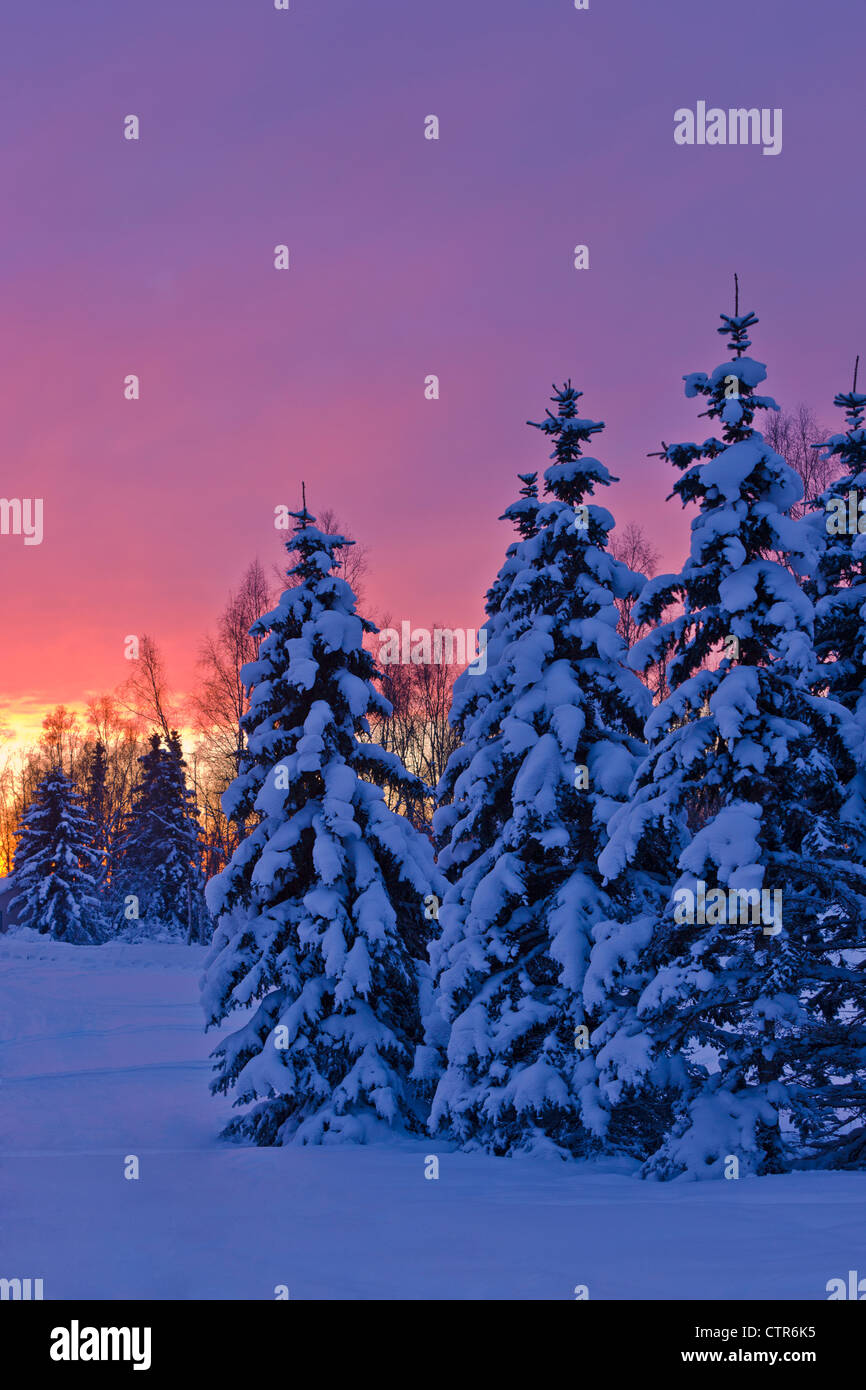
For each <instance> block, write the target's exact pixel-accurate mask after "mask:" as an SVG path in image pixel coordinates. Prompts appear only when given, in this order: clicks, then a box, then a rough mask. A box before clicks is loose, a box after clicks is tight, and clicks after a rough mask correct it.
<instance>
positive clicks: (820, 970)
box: [585, 313, 866, 1179]
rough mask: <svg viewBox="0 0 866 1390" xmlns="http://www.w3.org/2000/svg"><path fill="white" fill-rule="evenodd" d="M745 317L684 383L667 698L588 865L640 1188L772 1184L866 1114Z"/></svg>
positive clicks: (855, 895)
mask: <svg viewBox="0 0 866 1390" xmlns="http://www.w3.org/2000/svg"><path fill="white" fill-rule="evenodd" d="M756 322H757V319H756V318H755V316H754V315H753V314H745V315H740V314H739V313H735V314H734V315H733V316H728V315H724V314H723V315H722V327H721V328H720V329H719V332H720V333H723V334H726V335H728V336H729V343H728V346H729V349H730V351H731V352H732V353H733V357H732V359H731V360H730V361H727V362H724V363H723V364H722V365H721V366H719V367H717V368H716V369H715V370H714V371H713V372H712V373H711V374H710V375H709V376H707V375H706V374H704V373H693V374H690V375H689V376H687V377H685V383H686V395H687V396H689V397H695V396H701V397H703V398H704V399H705V400H706V402H707V410H706V412H705V414H706V415H708V416H709V417H710V418H711V419H714V420H719V421H720V422H721V425H722V438H721V439H719V438H715V437H711V438H709V439H707V440H705V441H704V443H703V444H701V445H697V444H693V443H688V444H675V445H670V446H664V450H663V452H664V457H666V458H667V459H668V461H669V462H671V463H672V464H673V465H674V467H675V468H677V469H678V471H679V473H680V474H681V476H680V477H679V479H678V480H677V482H676V483H675V484H674V492H675V493H676V494H677V495H678V496H679V498H680V499H681V501H682V502H683V503H684V504H688V503H695V502H696V503H697V504H698V506H699V514H698V515H697V517H696V518H695V519H694V520H693V522H692V541H691V551H690V556H689V558H688V559H687V561H686V563H685V565H684V566H683V569H682V571H681V573H680V574H679V575H662V576H659V577H657V578H656V579H654V580H652V581H651V582H650V583H649V584H648V585H647V588H646V589H645V590H644V593H643V594H642V596H641V598H640V599H639V601H638V604H637V605H636V616H637V619H638V621H640V622H654V623H656V624H658V626H657V627H656V629H655V630H654V631H653V632H651V633H650V634H649V635H648V636H647V637H645V638H644V639H643V640H642V641H641V642H639V643H638V644H637V645H636V647H635V648H634V649H633V651H632V662H633V664H634V665H635V667H636V668H639V667H645V666H647V665H648V664H649V663H650V662H651V661H653V660H657V659H658V658H659V657H660V656H661V655H663V653H664V652H665V650H666V649H672V650H673V652H674V655H673V658H672V660H671V661H670V663H669V667H668V674H669V679H670V694H669V695H668V697H667V698H666V699H665V700H664V701H662V703H661V704H660V705H659V706H658V707H657V708H656V709H655V710H654V711H653V713H652V714H651V716H650V718H649V720H648V721H647V725H646V737H647V740H648V745H649V747H648V753H647V757H646V759H645V761H644V763H643V765H642V766H641V768H640V770H639V772H638V774H637V777H636V779H635V782H634V784H633V786H632V789H631V792H630V796H629V802H628V804H627V805H626V806H624V807H623V808H622V809H620V810H619V811H617V812H616V813H615V814H614V816H613V817H612V818H611V842H610V844H609V845H608V846H607V848H606V849H605V850H604V851H603V853H602V855H601V858H600V865H601V867H602V869H603V870H604V872H605V874H606V875H607V878H608V881H609V887H610V891H611V892H612V894H613V895H614V896H615V897H616V896H621V898H622V899H623V900H625V899H626V898H628V899H630V902H631V912H630V914H624V915H623V917H622V919H621V920H620V921H609V922H608V923H605V924H603V925H601V926H600V928H599V930H598V932H597V934H596V944H595V947H594V951H593V957H592V960H591V963H590V969H589V971H588V974H587V983H586V988H585V995H586V998H587V1004H588V1007H592V1008H594V1009H595V1010H596V1011H597V1013H598V1014H599V1016H600V1020H601V1021H600V1022H599V1025H598V1027H597V1029H596V1031H595V1033H594V1034H593V1039H592V1042H593V1048H594V1051H595V1053H596V1057H597V1062H598V1068H599V1087H598V1104H597V1107H596V1123H597V1124H598V1128H599V1130H600V1131H605V1130H607V1133H608V1137H610V1135H611V1134H614V1135H615V1137H616V1140H617V1142H618V1143H619V1145H620V1146H621V1147H624V1148H626V1149H627V1150H629V1151H631V1152H640V1147H639V1140H640V1137H641V1129H642V1131H643V1132H642V1138H643V1142H644V1145H645V1147H644V1149H643V1155H642V1156H644V1157H646V1163H645V1165H644V1168H643V1172H644V1175H645V1176H652V1177H658V1178H663V1179H669V1178H676V1177H680V1176H684V1177H689V1178H719V1177H722V1176H723V1175H724V1174H726V1172H733V1171H734V1169H733V1166H732V1165H731V1159H736V1160H737V1164H738V1171H739V1173H740V1174H744V1173H746V1172H751V1173H756V1174H762V1173H769V1172H780V1171H783V1170H785V1169H787V1168H789V1167H790V1166H791V1165H792V1164H793V1163H794V1162H803V1161H808V1160H809V1158H810V1157H813V1158H814V1157H815V1156H816V1155H817V1154H818V1153H819V1152H820V1150H821V1147H822V1145H825V1144H826V1143H827V1141H828V1140H829V1138H830V1136H831V1135H832V1134H834V1133H835V1132H836V1131H837V1130H838V1129H839V1128H840V1127H841V1128H846V1127H850V1124H851V1122H852V1117H856V1115H857V1114H858V1111H859V1113H862V1099H861V1096H862V1090H863V1081H864V1063H863V1058H864V1051H863V1044H864V1041H866V1038H864V1033H863V1026H862V990H863V970H862V965H861V964H860V961H859V957H858V956H856V955H848V954H847V953H848V952H849V951H851V950H853V949H854V948H855V947H856V946H857V944H858V939H859V935H860V930H861V928H860V922H861V921H862V913H863V906H864V901H863V875H862V871H861V870H859V869H858V868H857V866H856V865H855V864H853V863H852V862H851V860H850V849H851V844H850V839H851V832H850V828H845V827H843V826H842V824H841V822H840V810H841V807H842V805H843V802H844V787H843V783H842V780H841V778H840V775H839V768H840V767H841V766H842V765H843V758H844V750H845V746H846V742H847V741H849V740H850V735H851V726H850V717H849V716H848V715H847V713H846V711H845V709H844V708H843V707H842V706H841V705H840V704H838V703H837V702H835V701H832V700H828V699H822V698H820V697H818V696H816V695H814V694H813V693H812V689H811V687H812V685H813V684H814V682H815V678H816V658H815V651H814V647H813V641H812V627H813V610H812V605H811V603H810V602H809V599H808V598H807V596H806V595H805V593H804V592H803V589H802V587H801V585H800V583H798V580H797V578H796V577H795V573H794V572H792V571H797V572H799V573H801V574H802V573H803V572H804V571H805V569H806V568H807V567H809V566H810V565H812V564H813V563H814V558H815V557H814V553H813V552H812V550H811V546H810V541H809V537H808V528H804V526H803V524H802V523H798V522H795V521H792V519H791V518H790V517H789V516H787V515H786V513H787V511H788V510H789V509H790V507H791V506H792V505H793V504H794V503H795V502H797V501H798V500H799V498H800V497H801V496H802V484H801V482H800V479H799V478H798V477H797V475H796V474H795V473H794V471H793V470H792V469H790V468H789V467H788V465H787V464H786V463H785V461H784V460H783V459H782V458H781V457H780V456H779V455H778V454H776V453H775V452H774V451H773V450H772V449H771V448H769V446H768V445H767V444H766V442H765V441H764V439H763V437H762V435H761V434H760V433H759V432H758V431H757V430H756V429H755V428H754V427H753V419H754V416H755V412H756V411H757V410H761V409H777V408H778V407H777V406H776V404H775V402H774V401H772V399H770V398H769V397H765V396H761V395H758V394H756V390H755V388H756V387H757V386H759V384H760V383H761V382H762V381H763V380H764V379H765V377H766V369H765V367H764V365H763V364H762V363H760V362H756V361H754V360H753V359H752V358H750V357H748V356H747V355H746V350H747V348H748V347H749V346H750V343H749V338H748V333H749V330H750V328H751V327H752V325H753V324H755V323H756ZM677 608H679V609H680V610H681V611H679V612H678V613H677V614H676V616H674V617H673V618H668V619H667V620H666V618H665V615H666V614H668V613H670V611H671V610H672V609H677ZM620 885H626V886H625V887H623V888H622V889H621V892H620ZM762 892H764V893H766V897H765V898H762V896H761V894H762ZM744 918H745V919H746V920H744ZM860 955H862V952H861V953H860ZM842 1112H844V1113H845V1116H846V1119H845V1120H844V1122H843V1121H842V1120H841V1119H840V1115H841V1114H842ZM599 1117H600V1118H599ZM664 1122H666V1128H667V1133H666V1134H664V1135H663V1136H662V1137H661V1142H659V1138H660V1136H659V1132H658V1130H659V1125H660V1124H662V1123H664ZM647 1155H648V1156H647ZM729 1165H730V1166H729Z"/></svg>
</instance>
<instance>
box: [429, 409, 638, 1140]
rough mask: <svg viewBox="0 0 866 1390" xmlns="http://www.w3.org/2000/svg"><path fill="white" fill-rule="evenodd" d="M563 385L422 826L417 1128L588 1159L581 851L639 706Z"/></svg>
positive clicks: (595, 884)
mask: <svg viewBox="0 0 866 1390" xmlns="http://www.w3.org/2000/svg"><path fill="white" fill-rule="evenodd" d="M580 394H581V393H580V392H579V391H576V390H574V389H573V388H572V387H571V384H570V383H569V384H567V385H566V386H565V387H563V388H562V389H561V390H558V391H557V392H556V395H555V396H554V398H553V399H554V403H555V407H556V413H555V414H553V413H551V412H548V416H547V418H546V419H545V421H544V422H543V423H542V424H541V425H540V426H539V428H540V429H541V430H542V431H543V432H544V433H545V434H547V435H548V436H549V437H551V438H552V440H553V444H554V451H553V455H552V457H553V463H552V465H551V466H550V467H549V468H548V469H547V471H546V473H545V475H544V481H545V492H546V497H545V499H544V500H540V499H539V497H538V494H537V487H536V477H535V475H533V474H526V475H521V482H522V483H523V488H522V490H521V494H520V497H519V499H518V500H517V501H516V502H515V503H514V504H513V505H512V506H511V507H509V508H508V510H507V512H506V513H505V516H506V517H507V518H508V519H509V520H511V521H513V522H515V523H516V525H517V528H518V533H519V539H518V540H516V541H515V542H513V543H512V545H511V546H510V547H509V549H508V552H507V555H506V559H505V563H504V565H503V567H502V569H501V570H500V573H499V575H498V576H497V579H496V581H495V583H494V585H493V587H492V588H491V590H490V592H489V594H488V599H487V628H486V630H487V670H486V672H485V673H483V674H476V673H464V674H463V675H462V676H461V677H459V679H458V680H457V682H456V683H455V688H454V703H453V708H452V714H451V719H452V723H454V724H455V725H456V727H457V730H458V732H459V733H460V735H461V739H462V745H461V746H460V747H459V748H458V749H457V751H456V752H455V753H454V755H453V756H452V758H451V759H450V760H449V762H448V765H447V768H446V770H445V773H444V775H443V778H442V781H441V784H440V786H439V788H438V800H439V803H440V804H439V809H438V810H437V813H436V818H435V822H434V826H435V830H436V833H437V835H438V837H439V838H440V841H441V843H442V846H443V848H442V852H441V855H440V859H439V864H440V867H441V868H443V869H444V870H445V872H446V874H447V875H448V876H449V877H450V878H451V880H452V881H451V886H450V887H449V888H448V891H447V893H446V896H445V900H444V902H443V904H442V907H441V908H440V912H439V922H440V927H441V936H440V937H439V938H438V939H437V940H436V941H435V942H434V943H433V947H432V952H431V955H432V965H433V970H434V974H435V991H434V997H433V999H432V1000H431V1003H430V1006H429V1008H426V1009H425V1024H426V1035H425V1045H424V1047H423V1048H421V1049H419V1054H418V1061H417V1067H416V1073H417V1075H418V1076H419V1077H420V1078H422V1079H423V1080H424V1082H425V1083H426V1084H427V1086H428V1087H429V1089H430V1091H431V1092H432V1114H431V1122H430V1124H431V1130H433V1131H434V1132H436V1131H437V1130H441V1131H442V1132H444V1133H446V1134H448V1135H449V1136H450V1137H452V1138H453V1139H455V1140H456V1141H457V1142H458V1143H460V1144H461V1145H462V1146H463V1147H464V1148H467V1149H473V1148H481V1149H485V1150H487V1151H489V1152H492V1153H496V1154H508V1153H514V1152H532V1153H552V1154H560V1155H562V1156H567V1155H578V1154H582V1153H585V1152H587V1146H588V1144H589V1143H590V1142H591V1141H590V1137H589V1135H588V1134H587V1131H586V1129H585V1128H584V1126H583V1125H582V1124H581V1120H580V1107H579V1101H578V1096H579V1093H580V1090H581V1089H582V1088H584V1087H586V1086H587V1085H588V1084H589V1081H588V1078H589V1075H590V1074H591V1072H592V1067H593V1063H592V1059H591V1055H590V1053H589V1051H588V1049H587V1048H586V1046H585V1045H583V1040H584V1038H588V1029H587V1027H586V1022H585V1017H584V1010H583V1005H582V986H583V977H584V972H585V969H586V964H587V960H588V957H589V947H590V940H591V930H592V926H593V924H594V923H595V922H597V921H598V920H599V918H600V917H606V916H607V915H608V914H609V912H610V910H611V909H610V904H609V903H608V901H607V898H606V895H605V893H604V892H603V890H602V887H601V876H600V874H599V872H598V869H597V865H596V858H597V854H598V852H599V849H600V848H601V846H602V844H603V843H604V835H605V826H606V822H607V819H608V817H609V815H610V813H611V811H612V810H613V809H614V808H615V807H616V806H618V805H619V804H620V801H621V799H622V797H623V796H624V794H625V791H626V789H627V787H628V785H629V782H630V781H631V778H632V775H633V773H634V770H635V767H636V765H637V762H638V760H639V755H640V752H641V745H640V744H639V742H638V740H637V737H636V736H637V735H638V733H639V731H640V728H641V726H642V723H643V720H644V719H645V717H646V714H647V711H648V708H649V703H650V701H649V695H648V693H647V691H646V690H645V689H644V687H643V686H642V685H641V684H640V682H639V681H638V679H637V677H636V676H635V675H634V674H633V673H632V672H630V671H628V670H626V669H625V667H624V665H623V661H624V657H625V650H626V649H625V643H624V641H623V639H622V638H621V637H620V635H619V634H618V632H617V621H618V610H617V608H616V604H615V599H616V598H620V597H624V596H633V595H635V594H637V593H639V592H640V589H641V587H642V584H643V582H644V581H643V577H642V576H638V575H635V574H633V573H632V572H631V571H630V570H629V569H628V568H627V567H626V566H625V565H623V564H621V563H620V562H618V561H617V560H615V559H614V558H613V556H612V555H611V554H610V553H609V551H608V550H607V541H608V533H609V532H610V530H611V529H612V528H613V524H614V523H613V517H612V516H611V514H610V512H608V511H607V510H606V509H605V508H604V507H600V506H598V505H595V504H590V503H589V502H588V500H587V499H589V498H590V497H591V496H592V494H593V493H594V490H595V488H596V487H597V486H607V485H608V484H609V483H610V482H612V481H615V480H614V479H612V478H611V476H610V474H609V473H608V470H607V469H606V468H605V466H604V464H602V463H600V462H599V461H598V459H595V458H591V457H584V456H583V455H582V448H583V446H584V445H585V443H586V442H587V441H588V440H589V439H591V438H592V436H593V435H594V434H595V433H597V432H598V431H599V430H601V429H602V425H601V424H599V423H597V422H596V421H592V420H587V419H582V418H581V417H580V416H579V415H578V410H577V403H578V400H579V397H580Z"/></svg>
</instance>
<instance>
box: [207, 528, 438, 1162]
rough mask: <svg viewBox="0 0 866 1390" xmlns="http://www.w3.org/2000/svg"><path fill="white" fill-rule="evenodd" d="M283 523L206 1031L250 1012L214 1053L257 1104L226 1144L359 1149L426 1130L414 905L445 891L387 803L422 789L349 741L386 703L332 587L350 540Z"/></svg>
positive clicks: (263, 625)
mask: <svg viewBox="0 0 866 1390" xmlns="http://www.w3.org/2000/svg"><path fill="white" fill-rule="evenodd" d="M293 515H294V516H295V520H296V523H297V526H296V530H295V532H294V535H293V537H292V540H291V541H290V542H289V548H290V549H291V550H293V551H294V552H296V554H297V556H298V557H299V558H298V563H297V564H296V565H295V566H294V568H293V569H291V570H290V571H289V573H290V576H291V577H292V578H293V579H294V580H295V581H296V584H295V587H291V588H289V589H287V590H286V591H285V592H284V593H283V594H282V596H281V598H280V600H279V603H278V605H277V607H276V608H275V609H274V611H273V612H271V613H269V614H267V615H266V616H265V617H264V618H262V619H261V620H260V622H259V623H258V624H257V625H256V627H255V628H254V629H253V631H254V632H256V633H258V634H260V635H263V637H264V640H263V641H262V643H261V647H260V650H259V655H258V659H257V660H256V661H254V662H251V663H249V664H248V665H247V666H246V667H244V670H243V678H244V681H245V683H246V685H247V687H248V688H249V689H250V690H251V694H250V706H249V712H248V713H247V715H246V716H245V718H244V728H245V732H246V737H247V751H246V755H245V759H244V763H243V766H242V769H241V772H240V775H239V776H238V777H237V779H236V780H235V782H234V783H233V784H232V786H231V787H230V788H229V790H228V791H227V792H226V794H225V798H224V802H223V805H224V809H225V811H226V814H227V815H228V816H230V817H231V818H233V819H234V820H235V821H236V822H238V823H242V824H244V825H245V826H246V828H247V830H248V833H247V834H246V836H245V838H244V839H242V841H241V843H240V845H239V846H238V848H237V850H236V851H235V853H234V855H233V857H232V859H231V861H230V863H229V864H228V866H227V867H226V869H225V870H224V871H223V872H222V873H221V874H220V875H218V876H217V877H216V878H215V879H213V880H212V881H211V883H210V884H209V885H208V904H209V906H210V909H211V912H212V913H213V914H214V916H215V917H216V919H217V926H216V931H215V934H214V940H213V946H212V950H211V952H210V955H209V957H208V960H207V962H206V974H205V979H204V982H203V1000H204V1006H205V1011H206V1014H207V1019H208V1023H209V1024H215V1023H217V1022H219V1021H220V1020H222V1019H223V1018H225V1017H226V1016H227V1015H229V1014H231V1013H232V1012H233V1011H235V1010H237V1009H245V1008H252V1010H253V1011H252V1013H251V1016H250V1017H249V1019H248V1020H247V1021H246V1022H245V1023H244V1025H243V1027H241V1028H240V1029H238V1031H236V1032H234V1033H232V1034H231V1035H230V1036H228V1037H227V1038H225V1039H224V1040H223V1041H221V1042H220V1044H219V1046H218V1047H217V1048H216V1050H215V1052H214V1056H215V1058H216V1063H217V1067H216V1070H217V1076H216V1079H215V1080H214V1082H213V1083H212V1089H213V1090H214V1091H228V1090H229V1089H231V1088H236V1089H237V1093H238V1094H237V1100H236V1104H237V1105H238V1106H244V1105H247V1104H249V1103H250V1102H255V1104H254V1106H253V1108H252V1109H251V1110H250V1111H249V1112H248V1113H247V1114H245V1115H243V1116H240V1117H238V1118H236V1119H235V1120H234V1121H233V1122H232V1123H231V1124H230V1125H229V1126H228V1128H227V1130H226V1131H225V1134H226V1137H230V1138H234V1139H239V1140H244V1139H246V1140H249V1141H251V1142H253V1143H255V1144H261V1145H270V1144H289V1143H296V1144H309V1143H337V1142H344V1141H359V1142H363V1141H366V1140H368V1139H371V1138H373V1137H375V1136H376V1135H378V1134H381V1133H382V1132H385V1131H393V1130H405V1131H410V1132H412V1131H415V1132H417V1131H419V1130H421V1129H422V1127H423V1124H424V1119H425V1112H424V1109H423V1105H422V1103H421V1100H420V1097H419V1095H418V1090H417V1087H416V1085H415V1083H414V1082H413V1081H412V1080H411V1077H410V1072H411V1067H412V1061H413V1055H414V1050H415V1047H416V1046H417V1044H418V1042H419V1041H420V1037H421V1022H420V1013H419V1006H418V995H419V989H420V987H421V986H420V980H419V976H422V975H423V974H424V971H425V970H426V965H425V963H424V962H425V956H426V930H427V927H428V923H427V922H426V920H425V908H424V900H425V897H428V895H429V894H431V893H436V894H437V895H438V896H441V893H442V888H441V884H440V879H439V877H438V875H437V871H436V869H435V866H434V862H433V854H432V849H431V847H430V844H429V842H428V841H427V839H426V838H425V837H424V836H423V835H422V834H421V833H420V832H418V831H416V830H415V829H414V828H413V827H412V825H411V824H410V823H409V821H408V820H406V819H405V818H403V817H402V816H400V815H398V814H396V813H395V812H393V811H392V810H390V809H389V807H388V805H387V803H386V799H385V795H384V790H383V788H385V787H386V786H388V785H392V786H393V785H395V784H398V783H399V784H401V785H402V786H403V788H404V789H405V790H407V791H409V792H410V793H412V794H413V795H418V794H419V793H421V794H423V793H424V792H426V790H427V789H426V788H424V787H423V785H422V784H420V783H419V782H418V780H417V779H416V778H414V777H412V776H411V774H409V773H408V772H407V771H406V769H405V768H404V767H403V766H402V764H401V763H400V762H399V760H398V759H397V758H395V757H394V756H393V755H392V754H390V753H387V752H385V751H384V750H383V749H381V748H379V747H377V746H376V745H374V744H372V743H365V742H363V741H362V740H361V739H360V738H359V735H361V734H364V733H367V732H368V724H367V714H368V713H370V712H375V713H378V714H388V713H390V706H389V705H388V703H387V701H385V700H384V699H383V697H382V696H381V695H380V694H379V693H378V692H377V690H376V688H375V686H374V684H373V680H374V678H375V677H376V675H377V672H376V668H375V665H374V662H373V658H372V656H371V655H370V653H369V652H367V651H366V650H365V649H364V647H363V645H362V643H363V638H364V635H365V633H373V632H375V631H376V629H375V627H374V626H373V624H372V623H369V622H367V621H366V620H364V619H362V618H360V617H359V616H358V615H357V614H356V612H355V598H354V594H353V592H352V590H351V588H350V586H349V585H348V584H347V583H346V582H345V581H344V580H343V579H341V578H339V577H337V576H335V575H334V574H333V573H332V571H333V569H334V567H335V552H338V550H339V549H340V547H342V546H343V545H345V544H351V542H347V541H345V540H344V538H343V537H340V536H329V535H325V534H324V533H322V532H321V531H319V530H317V529H316V527H315V526H314V525H313V522H314V518H313V517H312V516H311V515H310V514H309V513H308V512H307V511H306V510H304V511H302V512H298V513H294V514H293ZM428 915H429V914H428ZM253 1006H254V1007H253Z"/></svg>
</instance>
